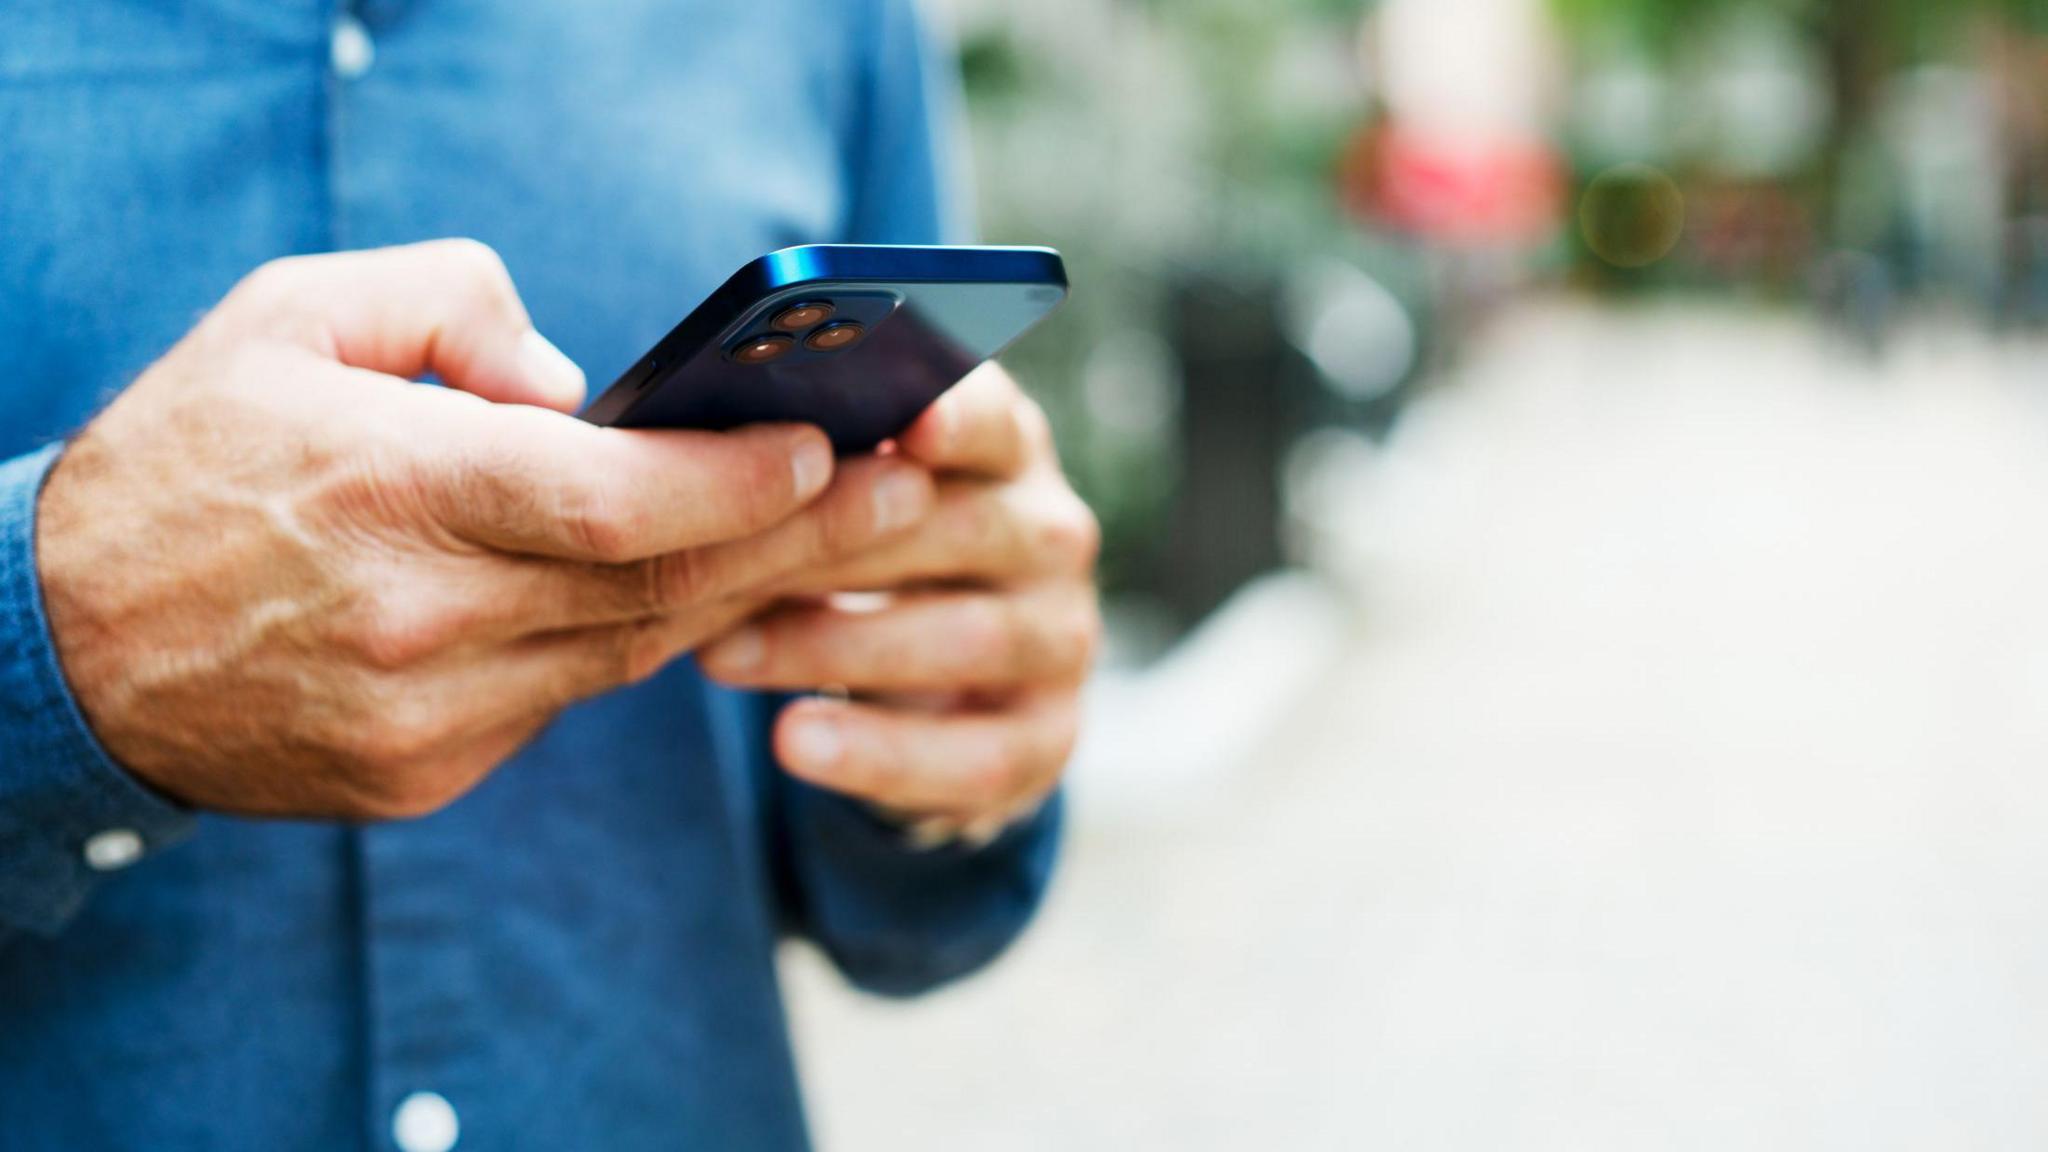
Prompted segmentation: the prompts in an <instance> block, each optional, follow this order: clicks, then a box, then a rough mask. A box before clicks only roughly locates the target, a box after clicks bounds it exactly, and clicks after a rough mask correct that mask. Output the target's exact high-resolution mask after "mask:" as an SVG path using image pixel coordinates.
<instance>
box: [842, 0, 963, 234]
mask: <svg viewBox="0 0 2048 1152" xmlns="http://www.w3.org/2000/svg"><path fill="white" fill-rule="evenodd" d="M875 7H876V8H877V9H879V12H878V14H877V18H876V19H875V20H874V21H873V23H872V25H871V34H872V42H871V44H870V47H869V49H868V51H867V53H866V56H865V61H864V66H863V68H862V71H861V90H860V93H859V96H858V99H857V114H856V116H855V122H854V125H853V135H852V138H851V140H850V141H849V143H848V148H847V157H848V164H849V167H850V171H849V173H848V175H849V185H848V186H849V187H850V188H851V197H850V204H849V212H848V218H847V223H846V235H845V236H844V237H843V239H844V240H845V242H847V243H850V244H971V243H973V242H974V233H975V224H974V212H973V208H972V198H971V190H970V188H969V186H968V185H969V179H968V166H967V148H966V139H967V133H966V123H965V118H964V113H963V100H962V96H961V91H960V69H959V65H958V62H957V60H956V58H955V54H954V50H953V45H952V43H951V41H950V39H949V38H948V37H946V36H944V35H942V34H941V33H940V31H939V30H938V29H937V28H936V27H935V26H934V25H933V24H931V23H930V22H929V21H927V20H924V19H921V18H920V16H919V12H918V5H917V3H916V2H915V0H878V2H877V3H876V5H875Z"/></svg>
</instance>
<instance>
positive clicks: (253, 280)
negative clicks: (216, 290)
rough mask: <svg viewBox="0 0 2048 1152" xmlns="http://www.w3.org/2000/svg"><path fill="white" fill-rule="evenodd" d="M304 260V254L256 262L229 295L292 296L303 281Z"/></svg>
mask: <svg viewBox="0 0 2048 1152" xmlns="http://www.w3.org/2000/svg"><path fill="white" fill-rule="evenodd" d="M306 260H307V258H306V257H304V256H284V257H280V258H278V259H276V260H267V261H265V262H263V263H261V264H258V265H257V266H256V267H254V268H252V269H250V270H249V273H248V275H246V276H243V277H242V279H241V282H240V283H238V284H236V285H235V288H234V291H233V292H232V293H231V296H233V297H238V298H242V299H248V298H255V299H258V300H276V299H280V298H285V297H290V296H294V295H296V294H297V293H298V291H299V288H300V286H301V285H302V284H303V283H304V273H305V268H306Z"/></svg>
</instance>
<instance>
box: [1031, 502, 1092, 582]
mask: <svg viewBox="0 0 2048 1152" xmlns="http://www.w3.org/2000/svg"><path fill="white" fill-rule="evenodd" d="M1037 550H1038V551H1039V553H1040V554H1041V555H1045V556H1049V557H1051V558H1053V559H1054V560H1055V561H1057V562H1058V563H1059V564H1060V565H1061V566H1062V567H1063V568H1070V569H1073V570H1078V571H1085V570H1089V569H1093V568H1094V567H1095V563H1096V561H1097V560H1099V559H1100V558H1101V556H1102V525H1101V523H1100V522H1099V521H1097V520H1096V518H1095V513H1094V512H1092V511H1090V510H1089V508H1088V505H1086V504H1084V503H1082V502H1081V498H1080V497H1078V496H1075V495H1074V494H1072V493H1067V494H1065V495H1064V496H1063V497H1062V498H1061V499H1060V500H1059V501H1058V503H1057V505H1056V506H1055V507H1054V509H1053V511H1052V513H1051V514H1050V515H1048V516H1046V517H1045V519H1044V520H1043V521H1042V522H1041V523H1040V525H1039V529H1038V540H1037Z"/></svg>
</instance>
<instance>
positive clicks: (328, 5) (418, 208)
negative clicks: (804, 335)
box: [0, 0, 1058, 1152]
mask: <svg viewBox="0 0 2048 1152" xmlns="http://www.w3.org/2000/svg"><path fill="white" fill-rule="evenodd" d="M944 76H945V69H944V68H943V67H942V66H935V60H934V57H933V55H932V54H931V53H930V52H929V51H928V50H927V47H926V38H925V36H924V35H923V32H922V30H921V28H920V26H919V25H918V23H917V21H916V20H915V18H914V17H913V15H912V14H911V13H910V11H909V3H908V0H843V2H841V3H836V4H816V3H808V2H800V0H745V2H744V3H742V2H738V0H728V2H725V3H719V2H715V0H573V2H572V0H528V2H520V0H361V2H360V3H358V4H356V5H354V6H350V7H337V5H336V4H335V2H334V0H8V3H6V4H4V5H0V1147H4V1148H7V1149H14V1150H21V1152H29V1150H40V1149H66V1150H72V1149H93V1150H108V1149H145V1148H147V1149H185V1148H204V1149H264V1150H267V1152H276V1150H284V1149H338V1148H398V1149H402V1150H403V1152H437V1150H440V1149H444V1148H446V1147H448V1146H449V1145H450V1144H451V1142H453V1143H454V1144H455V1146H459V1147H462V1148H478V1149H485V1148H489V1149H524V1148H550V1149H639V1148H666V1149H766V1150H781V1149H796V1148H801V1147H803V1146H804V1144H805V1135H804V1126H803V1121H802V1116H801V1111H800V1106H799V1100H798V1094H797V1089H796V1083H795V1077H794V1074H793V1071H792V1062H791V1057H790V1052H789V1046H788V1042H787V1039H786V1029H785V1022H784V1018H783V1009H782V1004H781V1001H780V998H779V995H778V991H777V987H776V983H775V974H774V969H773V956H774V951H775V948H776V946H777V941H778V939H780V938H781V937H782V936H783V935H784V934H786V933H792V932H793V933H798V934H801V935H804V936H807V937H809V938H810V939H812V940H814V941H815V942H817V943H818V944H819V945H820V946H822V947H823V948H824V950H825V951H826V952H828V953H829V954H830V955H831V956H832V958H833V959H834V960H835V961H836V962H837V963H838V965H839V966H840V967H841V969H843V970H844V971H845V973H846V974H847V975H848V976H849V977H850V978H851V979H852V980H854V981H855V982H857V983H860V984H862V985H864V986H867V987H869V988H872V989H875V990H878V991H881V992H884V993H891V994H904V993H912V992H916V991H919V990H922V989H925V988H928V987H930V986H932V985H934V984H937V983H939V982H942V981H945V980H948V979H951V978H954V977H957V976H959V975H961V974H963V973H966V972H968V971H970V970H972V969H974V968H975V967H977V966H978V965H981V964H982V963H984V962H985V961H987V960H988V959H989V958H990V957H992V956H993V955H994V954H996V953H997V952H998V951H999V950H1000V949H1001V948H1002V947H1003V946H1004V945H1005V944H1006V943H1007V942H1008V941H1009V940H1010V939H1011V938H1012V936H1013V935H1014V934H1015V933H1016V932H1017V931H1018V929H1019V928H1020V926H1021V925H1022V924H1023V923H1024V921H1025V920H1026V919H1027V918H1028V917H1029V915H1030V914H1031V912H1032V910H1033V908H1034V906H1035V905H1036V903H1037V901H1038V899H1039V896H1040V894H1041V891H1042V889H1043V887H1044V884H1045V880H1046V876H1047V871H1048V868H1049V864H1050V860H1051V855H1052V849H1053V844H1054V840H1055V838H1056V825H1057V821H1058V810H1057V807H1056V806H1054V807H1050V808H1048V809H1047V810H1045V811H1044V812H1042V813H1041V814H1040V815H1039V816H1038V817H1036V818H1034V819H1033V820H1032V821H1030V822H1029V823H1027V824H1025V825H1023V826H1021V827H1019V828H1016V829H1013V830H1012V831H1011V832H1010V833H1008V834H1007V835H1005V836H1004V837H1003V838H1002V839H1001V840H999V841H998V842H997V843H996V844H994V845H993V846H991V847H989V848H986V849H984V850H981V851H973V850H970V849H968V848H965V847H954V848H946V849H941V850H938V851H934V852H927V853H919V852H915V851H912V850H910V849H909V848H908V847H906V846H905V845H904V843H903V842H902V840H901V838H900V836H899V835H898V833H897V831H896V830H895V829H893V828H892V827H890V826H888V825H887V824H884V823H882V822H880V821H878V820H876V819H874V818H873V817H872V816H870V815H869V814H868V813H867V812H866V811H865V810H863V809H861V808H860V807H859V806H857V805H855V804H853V803H851V802H849V801H846V800H844V799H841V798H839V797H835V796H831V795H827V794H825V793H822V792H818V791H815V790H812V789H809V788H807V787H803V786H800V785H798V784H796V783H795V782H793V781H792V780H790V779H789V778H788V777H786V776H784V775H782V774H780V773H779V772H777V771H775V770H774V769H773V767H772V765H771V764H770V763H769V762H768V758H767V756H766V754H765V753H764V750H763V749H764V737H765V732H766V727H767V724H768V722H769V720H770V719H771V713H772V708H773V703H772V702H771V701H767V700H764V699H761V698H757V697H751V696H744V695H740V694H735V693H730V692H726V691H723V690H719V689H715V688H711V687H708V686H707V685H706V683H705V682H704V680H703V679H702V678H700V676H699V675H698V674H697V672H696V671H695V670H694V669H693V668H692V667H690V666H689V665H688V664H687V663H685V664H679V665H677V666H675V667H673V668H671V669H670V670H669V671H668V672H666V673H665V674H663V675H661V676H660V677H658V678H656V679H655V680H653V681H652V682H650V683H647V684H645V685H643V686H640V687H636V688H633V689H630V690H627V691H622V692H619V693H616V694H614V695H611V696H608V697H605V698H603V699H599V700H596V701H593V702H591V703H589V704H586V705H583V706H581V707H578V708H575V709H573V710H571V711H570V712H568V713H566V714H564V715H563V716H562V717H561V718H560V719H559V720H558V721H557V722H556V723H555V724H554V725H553V726H552V727H551V728H550V729H549V730H548V731H547V732H546V733H545V734H544V735H543V736H542V737H541V738H540V739H539V740H538V741H536V742H535V743H534V744H533V745H532V746H531V747H530V748H528V749H527V750H526V751H524V752H523V753H521V754H520V755H519V756H518V757H516V758H515V759H514V760H513V761H511V762H510V763H508V764H506V765H505V766H504V767H503V768H502V769H501V770H499V771H498V772H497V773H496V774H495V775H494V776H492V777H491V778H490V779H489V780H488V781H486V782H485V783H484V784H483V785H482V786H480V787H479V788H478V789H477V790H476V791H475V792H474V793H472V794H471V795H469V796H468V797H466V798H465V799H463V800H461V801H460V802H458V803H456V804H455V805H454V806H453V807H451V808H449V809H447V810H446V811H444V812H442V813H440V814H438V815H435V816H433V817H430V818H428V819H425V820H421V821H417V822H413V823H404V824H391V825H382V826H375V827H347V826H340V825H335V824H321V823H263V822H252V821H242V820H235V819H228V818H222V817H214V816H195V815H194V814H192V813H189V812H186V811H183V810H181V809H179V808H178V807H176V806H175V805H173V804H170V803H167V802H165V801H164V800H163V799H160V798H158V797H156V796H154V795H152V794H151V793H150V792H148V791H147V790H146V789H144V788H143V787H142V786H140V785H139V784H138V783H137V782H136V781H134V780H133V779H132V778H130V777H129V776H128V775H126V774H125V773H124V772H123V771H122V770H121V768H120V767H119V766H118V765H116V764H114V763H112V762H110V760H109V759H108V757H107V756H106V754H105V753H104V752H103V750H102V749H101V748H100V747H99V745H98V744H97V743H96V742H95V740H94V737H93V735H92V732H91V730H90V727H89V726H88V724H87V723H86V722H85V721H84V720H83V719H82V717H81V714H80V710H79V708H78V706H77V704H76V702H75V701H74V700H73V698H72V696H71V694H70V693H69V691H68V690H67V687H66V684H65V679H64V674H63V669H62V668H61V666H60V664H59V662H58V660H57V658H56V656H55V654H54V652H53V648H52V644H51V640H50V636H49V634H48V629H47V623H46V620H45V618H44V614H43V611H42V606H41V604H42V601H41V597H40V593H39V588H38V582H37V574H36V563H35V540H36V523H35V511H36V498H37V493H38V490H39V487H40V485H41V484H42V482H43V479H44V477H45V476H46V475H47V473H48V471H49V469H50V467H51V465H52V463H53V461H55V460H56V459H57V458H58V456H59V454H60V453H61V451H62V442H63V438H64V437H65V436H66V435H68V434H69V433H71V432H73V431H75V430H76V429H77V428H79V427H81V426H82V425H83V423H84V422H86V421H87V420H89V419H90V418H91V416H92V413H93V412H94V410H95V409H96V408H97V407H99V406H100V405H101V404H102V403H103V402H104V401H105V399H106V398H107V397H108V396H109V395H110V394H112V393H113V392H115V391H116V390H118V389H119V388H120V387H122V386H123V385H124V384H125V383H126V382H128V381H130V380H132V379H133V378H134V376H135V375H136V374H137V372H138V371H140V370H141V369H142V368H143V367H144V366H145V365H147V364H148V363H149V362H150V361H151V360H152V359H154V358H155V357H157V356H158V355H160V354H161V353H162V352H163V351H164V350H165V349H166V348H168V347H169V346H170V345H171V344H172V343H173V342H174V341H175V340H176V339H177V338H178V337H179V336H180V335H181V334H182V333H183V332H184V331H185V330H186V329H188V328H189V327H190V326H191V324H192V322H193V320H194V319H195V317H197V316H198V315H199V314H200V313H201V312H202V311H203V310H204V309H206V308H207V307H208V306H209V305H211V304H212V303H213V302H214V301H216V300H218V299H219V298H220V297H221V295H222V294H224V293H225V292H226V291H227V289H228V288H229V287H230V286H231V285H232V284H233V283H234V282H235V280H236V279H237V278H239V277H240V276H241V275H242V274H244V273H245V272H247V271H248V270H249V269H251V268H253V267H254V266H256V265H257V264H259V263H261V262H263V261H265V260H268V259H270V258H272V257H276V256H280V255H284V254H288V253H301V252H315V251H321V250H329V249H336V248H359V247H371V246H377V245H384V244H392V243H399V242H405V241H413V240H419V239H424V238H429V237H437V236H454V235H465V236H473V237H476V238H479V239H481V240H483V241H485V242H487V243H489V244H491V245H492V246H493V247H495V248H496V249H497V250H498V251H499V252H500V253H501V254H502V255H503V256H504V258H505V261H506V263H507V265H508V266H509V267H510V269H511V271H512V273H513V276H514V277H515V279H516V280H517V281H518V283H519V285H520V287H521V289H522V291H523V293H524V296H525V299H526V302H527V304H528V306H529V308H530V309H531V311H532V313H533V316H534V318H535V320H536V322H537V324H538V326H539V327H540V328H541V329H542V330H543V331H544V332H546V333H548V334H549V335H550V336H551V337H553V338H554V339H555V340H556V342H557V343H559V344H560V345H561V346H562V347H563V348H564V349H565V350H567V351H568V352H569V354H570V355H571V356H572V357H574V358H575V359H576V360H578V361H579V362H580V363H582V364H583V365H585V366H586V367H587V368H588V369H589V370H590V372H591V375H592V377H593V378H594V379H595V380H596V381H598V382H599V383H602V382H603V381H605V380H608V379H609V378H610V377H611V375H612V374H614V373H616V372H617V371H618V370H620V369H622V368H624V367H625V366H626V365H627V364H629V363H630V362H631V361H632V359H633V358H634V357H635V356H636V355H637V354H638V353H639V352H641V351H643V350H644V349H645V348H646V347H648V346H649V345H650V344H652V343H653V341H654V340H655V339H656V338H657V337H659V336H661V335H662V334H663V333H664V332H665V331H666V330H667V329H668V328H669V326H670V325H672V324H673V323H675V321H676V320H677V319H678V318H679V317H680V316H681V315H683V314H684V313H685V312H687V311H688V310H689V309H690V308H691V307H692V306H693V305H694V304H695V303H696V302H697V301H698V300H699V299H700V298H701V297H702V296H703V295H704V294H705V293H706V292H707V291H708V290H710V289H711V288H713V287H715V286H716V285H717V284H718V283H719V282H720V281H721V280H722V279H723V278H724V277H725V276H726V275H727V274H729V273H730V272H731V271H733V270H734V269H735V268H737V267H739V266H740V265H742V264H743V263H745V262H746V261H748V260H750V259H752V258H753V257H755V256H757V255H759V254H761V253H763V252H766V251H769V250H771V249H775V248H779V247H783V246H786V245H790V244H796V243H803V242H813V241H828V240H836V241H855V242H933V241H936V240H939V239H941V238H943V237H945V236H946V235H947V234H948V233H949V231H950V230H951V229H950V226H949V224H948V221H947V218H946V217H947V210H946V207H947V204H948V201H947V198H946V197H945V196H944V195H943V194H942V192H941V188H942V185H943V181H942V180H941V179H940V169H941V167H942V165H943V159H942V158H943V155H944V153H943V150H942V149H941V148H940V147H939V146H938V143H939V141H941V140H942V139H943V137H944V136H945V126H946V124H947V123H948V118H949V116H950V115H951V112H952V98H953V93H952V91H951V89H950V87H949V85H948V82H947V81H946V79H944ZM277 386H278V387H280V388H290V387H293V386H294V382H293V381H291V380H279V381H277ZM164 559H165V562H167V563H169V562H175V560H176V558H175V557H165V558H164ZM967 1135H970V1134H963V1136H967Z"/></svg>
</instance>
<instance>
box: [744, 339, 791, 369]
mask: <svg viewBox="0 0 2048 1152" xmlns="http://www.w3.org/2000/svg"><path fill="white" fill-rule="evenodd" d="M795 347H796V341H795V340H792V339H790V338H789V337H787V336H757V337H755V338H754V339H752V340H749V341H747V342H746V343H744V344H742V345H740V346H739V347H737V348H734V349H733V350H732V358H733V360H734V361H736V362H737V363H740V364H746V365H749V366H751V365H755V364H766V363H768V362H770V361H772V360H780V359H782V358H783V357H784V356H787V355H788V354H789V352H790V350H791V349H793V348H795Z"/></svg>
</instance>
